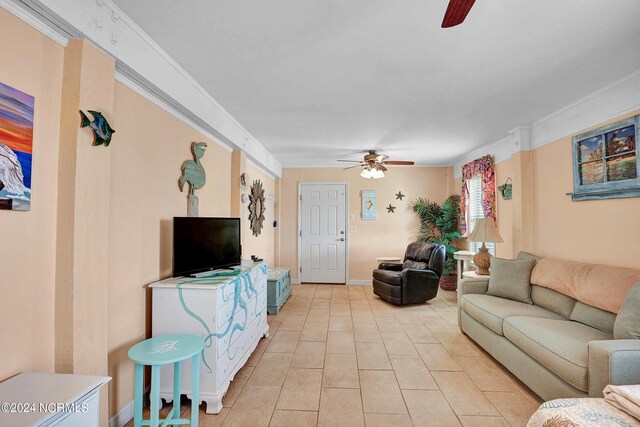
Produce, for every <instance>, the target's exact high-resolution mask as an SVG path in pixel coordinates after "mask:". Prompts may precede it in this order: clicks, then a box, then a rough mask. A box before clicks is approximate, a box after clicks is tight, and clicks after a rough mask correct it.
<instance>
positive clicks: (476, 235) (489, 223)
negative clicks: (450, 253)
mask: <svg viewBox="0 0 640 427" xmlns="http://www.w3.org/2000/svg"><path fill="white" fill-rule="evenodd" d="M467 241H468V242H482V247H481V248H480V250H479V251H478V253H477V254H475V255H474V256H473V263H474V264H475V265H476V267H478V271H476V274H478V275H481V276H487V275H489V267H491V254H490V253H489V249H487V247H486V246H485V245H484V243H485V242H491V243H502V242H504V240H502V237H500V233H498V230H497V229H496V224H495V222H494V221H493V219H492V218H478V219H477V220H476V225H475V227H473V231H472V232H471V233H469V236H468V237H467Z"/></svg>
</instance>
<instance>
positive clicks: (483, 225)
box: [467, 218, 504, 243]
mask: <svg viewBox="0 0 640 427" xmlns="http://www.w3.org/2000/svg"><path fill="white" fill-rule="evenodd" d="M467 241H469V242H491V243H502V242H504V240H502V237H500V233H498V230H497V229H496V223H495V222H494V221H493V218H478V219H476V225H475V227H473V231H472V232H471V233H469V237H467Z"/></svg>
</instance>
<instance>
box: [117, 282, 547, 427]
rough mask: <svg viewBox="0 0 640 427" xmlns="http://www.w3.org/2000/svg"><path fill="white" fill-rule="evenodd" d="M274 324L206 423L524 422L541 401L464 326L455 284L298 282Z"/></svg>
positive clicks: (384, 426) (186, 411) (276, 426)
mask: <svg viewBox="0 0 640 427" xmlns="http://www.w3.org/2000/svg"><path fill="white" fill-rule="evenodd" d="M269 324H270V326H271V332H270V337H269V338H268V339H263V340H261V341H260V343H259V344H258V347H257V349H256V350H255V352H254V353H253V355H252V356H251V358H250V359H249V361H248V362H247V364H246V366H245V367H243V368H242V369H241V370H240V371H239V372H238V374H237V375H236V378H235V379H234V381H233V382H232V383H231V387H230V388H229V391H228V392H227V395H226V396H225V398H224V400H223V405H224V409H223V410H222V412H221V413H220V414H218V415H207V414H205V413H204V405H203V406H201V408H200V413H201V417H200V426H202V427H213V426H223V427H232V426H247V427H258V426H265V427H267V426H271V427H285V426H286V427H289V426H291V427H306V426H320V427H325V426H340V427H345V426H365V425H366V426H367V427H370V426H379V427H392V426H460V425H462V426H524V425H525V424H526V423H527V420H528V419H529V417H530V416H531V414H532V413H533V412H534V411H535V410H536V409H537V407H538V406H539V404H540V402H541V401H540V400H539V398H538V397H537V396H535V395H534V394H533V393H532V392H531V391H530V390H528V389H527V388H526V387H525V386H524V385H522V384H521V383H520V382H519V381H517V380H516V379H515V378H514V377H513V376H512V375H511V374H509V373H508V372H507V371H506V370H505V369H504V368H503V367H502V366H501V365H500V364H498V363H497V362H495V361H494V360H493V359H492V358H491V357H490V356H488V355H487V354H486V353H485V352H484V351H483V350H482V349H480V348H479V347H478V346H477V345H476V344H475V343H473V342H472V341H471V340H470V339H469V338H467V337H466V336H464V335H462V334H461V332H460V330H459V328H458V326H457V311H456V294H455V292H444V291H440V293H439V294H438V297H437V298H436V299H433V300H431V301H429V302H428V303H427V304H424V305H418V306H406V307H397V306H393V305H390V304H388V303H386V302H384V301H383V300H381V299H380V298H378V297H376V296H375V295H373V292H372V288H371V286H344V285H297V286H295V285H294V286H293V295H292V296H291V298H290V299H289V301H287V303H286V304H285V305H284V307H283V309H282V310H281V311H280V312H279V313H278V314H277V315H275V316H269ZM188 405H189V401H188V400H186V399H184V397H183V416H186V417H188V416H190V408H189V406H188ZM168 409H170V405H165V407H164V408H163V412H165V411H167V410H168ZM146 416H147V414H145V417H146ZM128 425H133V424H132V423H130V424H128Z"/></svg>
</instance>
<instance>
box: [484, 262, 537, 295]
mask: <svg viewBox="0 0 640 427" xmlns="http://www.w3.org/2000/svg"><path fill="white" fill-rule="evenodd" d="M535 263H536V261H535V260H534V259H502V258H496V257H491V276H490V277H489V288H488V290H487V295H493V296H496V297H502V298H507V299H510V300H514V301H520V302H524V303H527V304H533V301H531V282H530V281H531V270H533V266H534V265H535Z"/></svg>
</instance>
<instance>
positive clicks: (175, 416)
mask: <svg viewBox="0 0 640 427" xmlns="http://www.w3.org/2000/svg"><path fill="white" fill-rule="evenodd" d="M203 348H204V340H203V339H202V338H200V337H198V336H195V335H186V334H174V335H161V336H157V337H153V338H150V339H148V340H145V341H142V342H139V343H138V344H136V345H134V346H133V347H131V348H130V349H129V359H131V360H132V361H133V363H135V365H136V368H135V390H134V398H133V425H134V427H141V426H142V425H143V424H142V423H143V419H142V395H143V391H144V367H145V365H149V366H151V394H150V397H149V399H150V400H151V411H150V416H151V418H150V419H149V420H148V424H147V423H145V425H149V426H151V427H158V426H159V423H160V421H163V424H162V425H163V426H166V425H179V424H189V425H190V426H192V427H198V414H199V410H198V407H199V405H200V396H199V392H200V353H201V352H202V349H203ZM187 359H191V372H192V379H191V384H192V391H191V394H192V395H191V420H188V419H186V418H185V419H182V418H180V378H181V373H182V372H181V371H182V369H181V368H182V362H183V361H184V360H187ZM169 363H173V408H172V409H171V412H169V414H168V415H167V418H165V419H163V420H160V419H159V418H160V408H159V406H160V367H161V366H162V365H167V364H169ZM144 421H147V420H144Z"/></svg>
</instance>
